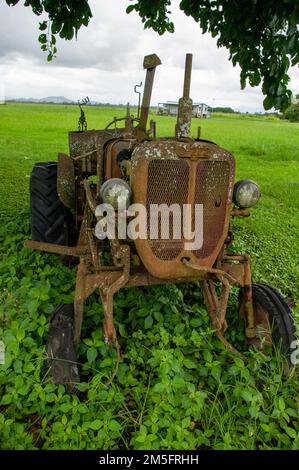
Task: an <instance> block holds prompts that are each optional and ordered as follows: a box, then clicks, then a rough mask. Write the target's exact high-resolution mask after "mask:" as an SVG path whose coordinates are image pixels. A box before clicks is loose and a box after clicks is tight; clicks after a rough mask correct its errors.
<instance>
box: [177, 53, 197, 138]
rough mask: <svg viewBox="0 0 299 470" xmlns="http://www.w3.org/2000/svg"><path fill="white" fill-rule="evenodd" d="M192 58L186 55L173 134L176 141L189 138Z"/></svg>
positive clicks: (190, 55)
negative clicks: (180, 96)
mask: <svg viewBox="0 0 299 470" xmlns="http://www.w3.org/2000/svg"><path fill="white" fill-rule="evenodd" d="M192 57H193V56H192V54H186V61H185V77H184V88H183V97H182V98H181V99H180V100H179V107H178V117H177V124H176V129H175V134H176V137H177V138H178V139H181V138H188V137H190V129H191V118H192V104H193V102H192V100H191V98H190V84H191V71H192Z"/></svg>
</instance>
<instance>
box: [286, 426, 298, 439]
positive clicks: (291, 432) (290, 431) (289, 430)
mask: <svg viewBox="0 0 299 470" xmlns="http://www.w3.org/2000/svg"><path fill="white" fill-rule="evenodd" d="M284 429H285V431H286V433H287V434H288V435H289V436H290V437H291V438H292V439H295V438H296V437H297V434H298V433H297V431H296V430H295V429H293V428H290V426H284Z"/></svg>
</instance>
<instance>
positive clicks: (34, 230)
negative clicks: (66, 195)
mask: <svg viewBox="0 0 299 470" xmlns="http://www.w3.org/2000/svg"><path fill="white" fill-rule="evenodd" d="M30 209H31V236H32V240H35V241H39V242H47V243H57V244H59V245H68V242H69V240H68V225H69V223H70V220H71V215H72V214H71V212H70V210H69V209H68V208H66V207H65V206H64V205H63V204H62V202H61V201H60V199H59V196H58V194H57V163H55V162H49V163H44V162H43V163H36V164H35V166H34V168H33V170H32V173H31V177H30Z"/></svg>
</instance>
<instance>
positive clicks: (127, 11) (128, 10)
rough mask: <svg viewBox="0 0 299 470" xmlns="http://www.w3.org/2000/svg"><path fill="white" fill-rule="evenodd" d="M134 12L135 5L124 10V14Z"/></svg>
mask: <svg viewBox="0 0 299 470" xmlns="http://www.w3.org/2000/svg"><path fill="white" fill-rule="evenodd" d="M133 10H135V5H129V6H128V7H127V8H126V13H131V11H133Z"/></svg>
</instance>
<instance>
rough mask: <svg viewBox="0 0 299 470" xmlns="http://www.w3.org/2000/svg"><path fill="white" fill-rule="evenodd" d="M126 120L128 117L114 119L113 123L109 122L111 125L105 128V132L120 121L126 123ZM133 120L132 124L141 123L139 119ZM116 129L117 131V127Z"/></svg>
mask: <svg viewBox="0 0 299 470" xmlns="http://www.w3.org/2000/svg"><path fill="white" fill-rule="evenodd" d="M126 119H127V117H122V118H115V119H113V121H111V122H109V124H108V125H107V126H106V127H105V131H107V130H108V129H109V128H110V127H111V126H112V125H113V124H116V123H117V122H119V121H125V120H126ZM131 120H132V122H139V119H136V118H131ZM115 129H117V127H116V126H115Z"/></svg>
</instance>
